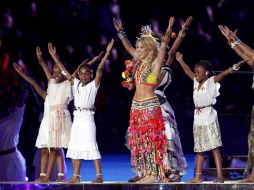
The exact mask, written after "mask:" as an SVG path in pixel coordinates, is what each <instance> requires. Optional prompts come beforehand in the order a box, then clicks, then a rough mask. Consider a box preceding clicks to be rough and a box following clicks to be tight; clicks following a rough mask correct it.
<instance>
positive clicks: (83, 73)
mask: <svg viewBox="0 0 254 190" xmlns="http://www.w3.org/2000/svg"><path fill="white" fill-rule="evenodd" d="M78 75H79V79H80V81H81V82H82V84H84V85H86V84H87V83H89V82H90V81H91V78H92V73H91V71H90V69H89V68H87V67H81V68H80V69H79V73H78Z"/></svg>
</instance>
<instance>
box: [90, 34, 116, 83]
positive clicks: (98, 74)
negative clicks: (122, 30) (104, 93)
mask: <svg viewBox="0 0 254 190" xmlns="http://www.w3.org/2000/svg"><path fill="white" fill-rule="evenodd" d="M113 44H114V40H113V39H112V40H111V42H110V43H109V44H108V46H107V49H106V53H105V55H104V56H103V58H102V60H101V62H100V64H99V65H98V68H97V70H96V75H95V86H96V87H98V86H99V84H100V80H101V77H102V70H103V68H104V65H105V63H106V60H107V59H108V56H109V55H110V52H111V50H112V47H113Z"/></svg>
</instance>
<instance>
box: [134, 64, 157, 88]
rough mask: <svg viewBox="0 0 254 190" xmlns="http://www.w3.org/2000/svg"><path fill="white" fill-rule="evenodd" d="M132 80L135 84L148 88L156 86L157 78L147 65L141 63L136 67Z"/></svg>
mask: <svg viewBox="0 0 254 190" xmlns="http://www.w3.org/2000/svg"><path fill="white" fill-rule="evenodd" d="M134 79H135V83H136V84H146V85H148V86H156V85H157V76H156V75H155V74H154V73H153V72H152V69H151V67H149V65H147V64H145V63H142V62H140V63H139V65H137V69H136V71H135V74H134Z"/></svg>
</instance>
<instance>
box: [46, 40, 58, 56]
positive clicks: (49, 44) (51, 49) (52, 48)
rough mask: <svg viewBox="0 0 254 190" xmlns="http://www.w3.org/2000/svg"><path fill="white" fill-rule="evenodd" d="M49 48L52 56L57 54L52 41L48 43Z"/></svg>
mask: <svg viewBox="0 0 254 190" xmlns="http://www.w3.org/2000/svg"><path fill="white" fill-rule="evenodd" d="M48 50H49V53H50V55H51V56H54V55H56V48H55V47H54V46H53V45H52V43H51V42H49V43H48Z"/></svg>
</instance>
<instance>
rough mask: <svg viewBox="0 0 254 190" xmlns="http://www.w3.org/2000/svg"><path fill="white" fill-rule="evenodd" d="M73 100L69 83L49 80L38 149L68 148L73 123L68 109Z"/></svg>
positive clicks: (37, 144) (37, 143)
mask: <svg viewBox="0 0 254 190" xmlns="http://www.w3.org/2000/svg"><path fill="white" fill-rule="evenodd" d="M71 99H72V92H71V83H70V82H69V81H67V80H66V81H64V82H61V83H56V82H55V80H54V79H50V80H49V85H48V89H47V96H46V99H45V102H44V115H43V118H42V121H41V125H40V129H39V134H38V137H37V140H36V147H38V148H68V144H69V141H70V133H71V125H72V122H71V116H70V112H69V110H68V109H67V107H68V104H69V102H70V101H71Z"/></svg>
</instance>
